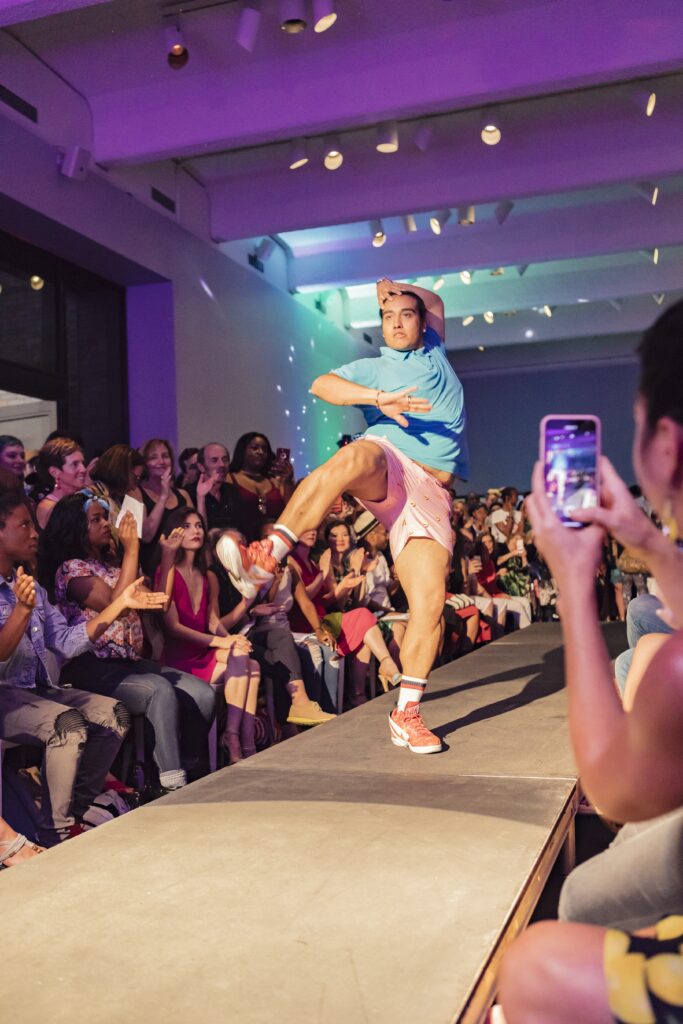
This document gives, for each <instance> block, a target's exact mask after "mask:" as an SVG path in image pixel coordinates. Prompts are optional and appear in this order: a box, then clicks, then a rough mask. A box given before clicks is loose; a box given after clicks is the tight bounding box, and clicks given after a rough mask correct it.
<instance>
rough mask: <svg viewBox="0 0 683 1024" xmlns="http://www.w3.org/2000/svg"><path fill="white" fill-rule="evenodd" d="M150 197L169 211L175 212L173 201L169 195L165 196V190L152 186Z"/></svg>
mask: <svg viewBox="0 0 683 1024" xmlns="http://www.w3.org/2000/svg"><path fill="white" fill-rule="evenodd" d="M150 191H151V194H152V199H153V200H154V202H155V203H158V204H159V206H163V208H164V209H165V210H168V212H169V213H175V202H174V201H173V199H171V197H170V196H167V195H166V194H165V192H160V191H159V189H158V188H152V189H151V190H150Z"/></svg>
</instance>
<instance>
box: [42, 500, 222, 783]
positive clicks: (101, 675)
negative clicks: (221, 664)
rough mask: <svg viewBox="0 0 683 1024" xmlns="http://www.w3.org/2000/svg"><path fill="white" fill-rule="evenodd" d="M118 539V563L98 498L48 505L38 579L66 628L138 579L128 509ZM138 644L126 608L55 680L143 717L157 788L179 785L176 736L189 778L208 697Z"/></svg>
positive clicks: (181, 772)
mask: <svg viewBox="0 0 683 1024" xmlns="http://www.w3.org/2000/svg"><path fill="white" fill-rule="evenodd" d="M119 541H120V543H121V547H122V548H123V559H122V560H121V563H120V564H119V559H118V556H117V552H116V550H115V549H114V547H113V545H112V535H111V529H110V527H109V507H108V504H107V502H106V500H105V499H104V498H102V497H100V496H95V495H92V494H88V493H78V494H72V495H70V496H69V497H68V498H64V499H63V500H62V501H60V503H59V505H57V506H55V511H54V512H53V513H52V516H51V517H50V521H49V523H48V525H47V527H46V529H45V531H44V533H43V535H42V537H41V541H40V547H39V552H38V564H39V578H40V580H41V582H43V585H44V586H45V588H46V590H47V591H48V594H49V595H50V597H51V599H55V598H56V603H57V604H58V605H59V607H60V609H61V611H62V613H63V615H64V616H65V618H66V620H67V622H68V623H69V624H70V625H75V624H77V623H80V622H87V621H88V620H90V619H92V618H95V617H96V616H97V614H98V613H99V612H100V611H102V609H104V608H106V607H108V605H109V604H110V603H111V602H112V601H113V600H114V599H115V598H117V597H118V596H119V594H120V593H122V592H123V591H124V590H125V588H126V587H127V586H128V585H129V584H130V583H131V582H132V581H133V580H135V579H136V577H137V576H138V559H139V550H140V548H139V541H138V536H137V531H136V527H135V521H134V519H133V516H132V515H131V514H130V513H127V514H126V515H125V516H124V517H123V519H122V520H121V525H120V527H119ZM142 647H143V636H142V626H141V623H140V616H139V615H138V613H137V612H136V611H129V612H128V613H127V614H126V615H123V616H121V617H120V618H118V619H117V620H116V622H114V623H113V624H112V625H111V626H110V627H109V628H108V629H107V630H106V632H104V633H103V634H102V635H101V636H100V637H99V639H98V640H97V641H96V642H95V645H94V649H93V650H92V651H91V652H87V653H85V654H81V655H79V657H77V658H74V659H73V660H72V661H68V662H67V663H66V664H65V665H64V667H63V669H62V673H61V677H60V678H61V681H62V682H63V683H64V682H66V683H70V684H71V685H73V686H75V687H78V688H79V689H81V690H86V691H89V692H91V693H99V694H103V695H105V696H109V697H113V698H115V699H116V700H120V701H121V702H122V703H123V704H124V705H125V706H126V707H127V708H128V710H129V711H130V713H131V714H132V715H144V716H145V719H146V723H147V726H148V728H147V732H148V733H149V736H150V746H151V749H152V754H153V757H154V761H155V763H156V765H157V768H158V770H159V781H160V783H161V786H162V788H163V789H164V790H170V789H177V788H178V787H179V786H184V785H185V784H186V782H187V775H186V771H185V769H184V768H183V765H182V762H181V754H180V740H181V737H182V740H183V744H184V747H185V755H186V761H185V763H186V764H187V767H188V769H190V770H191V771H192V773H193V775H195V776H198V775H201V774H204V773H205V771H206V769H207V768H208V746H207V738H208V732H209V728H210V726H211V722H212V720H213V716H214V711H215V701H214V694H213V692H212V691H211V690H210V689H209V688H208V687H207V686H206V685H205V684H204V683H202V682H201V680H199V679H195V677H194V676H192V675H189V674H188V673H185V672H179V671H177V670H175V669H170V668H160V667H159V665H157V664H156V662H152V661H146V660H144V659H143V658H142Z"/></svg>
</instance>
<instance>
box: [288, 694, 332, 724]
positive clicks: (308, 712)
mask: <svg viewBox="0 0 683 1024" xmlns="http://www.w3.org/2000/svg"><path fill="white" fill-rule="evenodd" d="M336 717H337V716H336V715H328V714H327V712H325V711H323V709H322V708H321V707H320V705H319V704H318V702H317V701H315V700H305V701H304V700H302V701H299V702H298V703H297V704H292V706H291V708H290V709H289V714H288V715H287V721H288V722H289V723H290V724H291V725H322V723H323V722H329V721H331V720H332V719H333V718H336Z"/></svg>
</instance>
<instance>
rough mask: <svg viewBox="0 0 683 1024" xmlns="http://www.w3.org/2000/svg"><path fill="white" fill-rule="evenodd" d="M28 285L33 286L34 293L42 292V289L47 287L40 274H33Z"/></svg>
mask: <svg viewBox="0 0 683 1024" xmlns="http://www.w3.org/2000/svg"><path fill="white" fill-rule="evenodd" d="M28 283H29V284H30V285H31V288H33V290H34V292H39V291H42V289H43V288H44V287H45V281H44V280H43V278H42V277H40V276H39V275H38V274H33V275H32V276H31V277H30V278H29V282H28Z"/></svg>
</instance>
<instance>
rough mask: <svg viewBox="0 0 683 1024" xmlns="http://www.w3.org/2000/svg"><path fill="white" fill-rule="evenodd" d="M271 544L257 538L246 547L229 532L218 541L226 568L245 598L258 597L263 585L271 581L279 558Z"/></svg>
mask: <svg viewBox="0 0 683 1024" xmlns="http://www.w3.org/2000/svg"><path fill="white" fill-rule="evenodd" d="M272 547H273V545H272V542H271V541H269V540H255V541H254V542H253V543H252V544H250V545H249V547H245V546H244V544H238V542H237V541H236V540H235V539H234V538H233V537H230V536H228V535H227V534H224V535H223V536H222V537H221V539H220V540H219V541H218V544H217V545H216V555H217V556H218V560H219V561H220V563H221V564H222V566H223V568H224V569H227V571H228V573H229V574H230V577H231V579H232V581H233V583H234V584H235V586H236V587H237V589H238V590H239V591H240V593H241V594H242V595H243V597H246V598H251V597H255V596H256V594H258V592H259V590H260V589H261V587H263V586H265V585H266V584H269V583H272V581H273V574H274V573H275V570H276V569H277V559H276V558H274V557H273V555H272V553H271V552H272Z"/></svg>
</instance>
